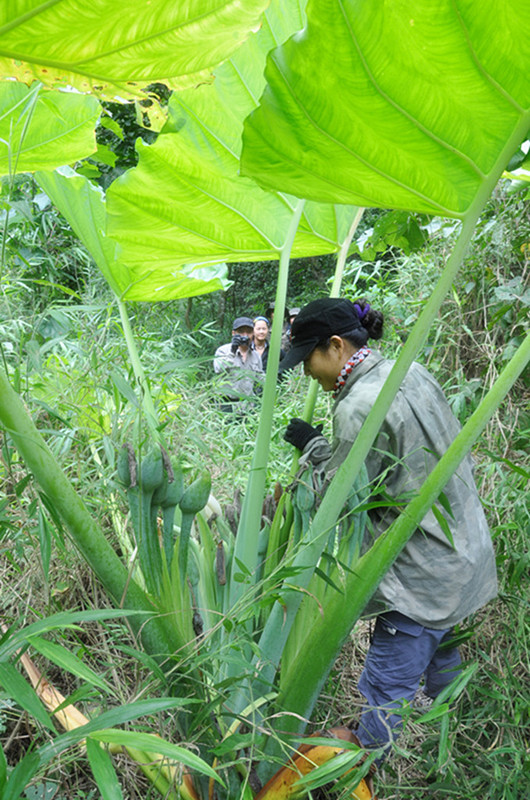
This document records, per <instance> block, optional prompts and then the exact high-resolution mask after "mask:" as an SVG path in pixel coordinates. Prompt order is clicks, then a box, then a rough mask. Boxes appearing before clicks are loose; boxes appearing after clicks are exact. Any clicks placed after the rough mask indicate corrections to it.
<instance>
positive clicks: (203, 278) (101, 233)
mask: <svg viewBox="0 0 530 800" xmlns="http://www.w3.org/2000/svg"><path fill="white" fill-rule="evenodd" d="M35 178H36V180H37V182H38V183H39V185H40V186H41V187H42V189H43V190H44V191H45V192H46V194H47V195H48V197H50V199H51V200H52V202H53V203H54V205H56V206H57V208H58V209H59V211H60V212H61V213H62V215H63V216H64V217H65V218H66V220H67V221H68V222H69V224H70V225H71V227H72V229H73V230H74V231H75V233H76V234H77V236H79V238H80V239H81V241H82V242H83V244H84V245H85V247H86V248H87V250H88V251H89V253H90V255H91V256H92V258H93V259H94V261H95V262H96V264H97V266H98V267H99V269H100V270H101V272H102V273H103V275H104V276H105V278H106V280H107V281H108V283H109V285H110V287H111V288H112V290H113V291H114V292H115V294H116V295H117V296H118V297H121V298H123V299H126V300H144V301H156V300H175V299H179V298H185V297H193V296H195V295H199V294H206V293H208V292H214V291H217V290H219V289H225V288H226V287H227V285H228V281H227V268H226V265H225V264H215V265H212V266H210V267H208V268H206V267H202V266H195V265H193V264H186V265H184V266H182V267H181V266H179V267H178V268H177V266H176V265H174V264H173V265H172V266H171V267H168V268H162V267H161V266H160V264H159V255H158V242H157V240H156V239H153V238H152V237H151V236H148V237H147V241H146V242H145V248H144V253H145V256H146V258H145V261H142V262H141V263H136V265H135V269H134V270H131V269H129V267H128V265H127V264H125V263H123V260H122V258H121V257H119V253H118V252H117V250H116V243H115V242H114V241H113V240H112V239H109V238H108V237H107V236H106V234H105V228H106V224H107V215H106V205H105V196H104V194H103V191H102V190H101V189H100V188H99V186H96V185H95V184H93V183H92V182H91V181H90V180H88V178H86V177H85V176H83V175H79V174H77V173H76V172H74V171H73V170H72V169H70V168H69V167H65V168H63V169H59V170H57V171H55V172H53V173H52V172H39V173H37V174H36V175H35ZM146 251H148V252H146Z"/></svg>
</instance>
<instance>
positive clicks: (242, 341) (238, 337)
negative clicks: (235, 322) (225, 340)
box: [231, 333, 250, 353]
mask: <svg viewBox="0 0 530 800" xmlns="http://www.w3.org/2000/svg"><path fill="white" fill-rule="evenodd" d="M249 344H250V336H243V335H242V334H241V333H234V335H233V336H232V347H231V350H232V353H235V352H237V348H238V347H239V346H240V345H249Z"/></svg>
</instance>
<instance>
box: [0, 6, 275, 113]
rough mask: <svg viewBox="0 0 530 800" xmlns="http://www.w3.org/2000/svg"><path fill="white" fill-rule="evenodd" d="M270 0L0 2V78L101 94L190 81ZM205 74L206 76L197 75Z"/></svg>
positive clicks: (225, 51)
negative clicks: (36, 81) (14, 78)
mask: <svg viewBox="0 0 530 800" xmlns="http://www.w3.org/2000/svg"><path fill="white" fill-rule="evenodd" d="M267 4H268V0H187V2H185V3H184V2H175V0H141V2H137V3H131V2H130V0H91V2H86V0H48V2H42V0H17V1H16V2H10V3H7V2H5V3H1V4H0V75H1V76H12V77H16V78H17V79H18V80H21V81H24V82H26V83H31V82H32V81H33V80H35V79H38V80H40V81H42V82H43V83H45V84H46V85H48V86H66V85H69V86H73V87H75V88H76V89H79V90H80V91H83V92H95V93H97V94H99V95H101V96H107V97H113V96H116V95H117V94H118V95H120V96H121V97H128V96H131V95H134V94H138V91H139V89H140V88H143V87H145V86H146V85H147V84H150V83H153V82H155V81H157V82H166V83H168V84H169V85H170V86H172V87H178V86H182V85H188V86H189V85H190V84H191V81H197V80H198V77H199V76H198V74H197V73H202V72H203V71H204V70H205V69H208V68H210V67H213V66H215V65H216V64H219V63H220V62H221V61H222V60H223V59H225V58H227V57H228V56H229V55H231V54H232V53H233V52H234V51H235V50H236V49H237V48H238V47H239V45H240V44H241V42H242V41H244V39H245V38H246V37H247V35H248V33H249V31H250V30H252V29H254V28H256V26H257V25H258V23H259V18H260V15H261V13H262V12H263V10H264V8H265V7H266V6H267ZM203 77H204V76H203Z"/></svg>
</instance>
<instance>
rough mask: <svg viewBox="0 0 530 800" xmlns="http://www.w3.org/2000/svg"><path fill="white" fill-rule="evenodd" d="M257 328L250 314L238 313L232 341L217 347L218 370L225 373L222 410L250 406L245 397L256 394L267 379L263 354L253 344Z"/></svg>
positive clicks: (216, 363)
mask: <svg viewBox="0 0 530 800" xmlns="http://www.w3.org/2000/svg"><path fill="white" fill-rule="evenodd" d="M253 332H254V323H253V321H252V320H251V319H250V317H237V318H236V319H235V320H234V324H233V326H232V341H231V342H229V343H228V344H223V345H221V347H218V348H217V350H216V351H215V357H214V362H213V368H214V371H215V372H216V373H217V374H222V375H223V376H224V380H223V381H222V383H221V386H220V389H221V394H222V401H223V402H222V404H221V410H222V411H234V410H239V409H241V408H242V407H245V408H246V407H248V402H247V401H245V397H249V396H252V395H253V394H255V393H256V392H255V385H256V383H259V384H261V381H262V380H263V367H262V364H261V358H260V356H259V354H258V353H257V352H256V351H255V350H253V349H252V348H251V346H250V345H251V343H252V335H253Z"/></svg>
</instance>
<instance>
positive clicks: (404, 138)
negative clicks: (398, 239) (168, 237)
mask: <svg viewBox="0 0 530 800" xmlns="http://www.w3.org/2000/svg"><path fill="white" fill-rule="evenodd" d="M523 5H524V4H521V3H520V2H518V0H489V2H488V3H483V2H480V0H466V1H465V2H464V0H458V1H457V2H450V1H449V0H441V2H438V3H432V2H430V0H417V2H415V3H413V4H410V3H405V2H401V1H399V0H396V2H392V3H384V4H383V3H375V4H374V3H373V2H371V0H342V2H338V0H335V1H333V0H332V1H331V2H330V1H329V0H309V3H308V6H307V25H306V27H305V28H304V30H303V31H302V32H301V33H300V34H297V35H296V36H293V37H291V39H289V40H288V41H287V42H286V43H285V44H284V45H282V46H281V47H278V48H276V49H275V50H274V51H272V52H271V53H270V54H269V59H268V63H267V68H266V73H265V75H266V79H267V87H266V89H265V91H264V93H263V95H262V97H261V101H260V105H259V107H258V109H256V110H255V111H254V112H253V113H252V114H251V115H250V117H249V118H248V119H247V121H246V124H245V131H244V136H243V155H242V173H243V174H244V175H247V176H251V177H252V178H254V180H256V181H257V182H258V183H259V184H260V185H261V186H263V187H264V188H272V187H275V188H276V189H280V190H281V191H285V192H290V193H292V194H294V195H296V196H298V197H305V198H309V199H312V200H318V201H328V202H341V203H355V204H360V205H370V206H377V207H386V208H388V207H391V208H397V209H406V210H415V211H423V212H428V213H435V214H441V215H443V216H453V217H457V218H463V217H464V216H465V215H466V213H467V211H468V209H469V208H470V206H471V205H472V203H473V202H474V199H475V198H476V196H477V193H479V192H480V189H481V187H482V186H483V185H484V184H485V183H490V179H491V177H492V176H494V177H498V176H499V175H500V173H501V172H502V169H503V168H504V166H505V165H506V164H507V163H508V160H509V158H510V156H511V155H512V153H513V152H514V151H515V150H516V148H517V147H518V145H519V144H520V142H521V141H522V140H523V139H524V137H525V135H526V134H527V132H528V129H529V127H530V116H529V105H530V83H529V81H528V71H529V68H530V11H529V9H528V8H524V9H523ZM308 75H310V76H311V79H310V80H309V79H308Z"/></svg>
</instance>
